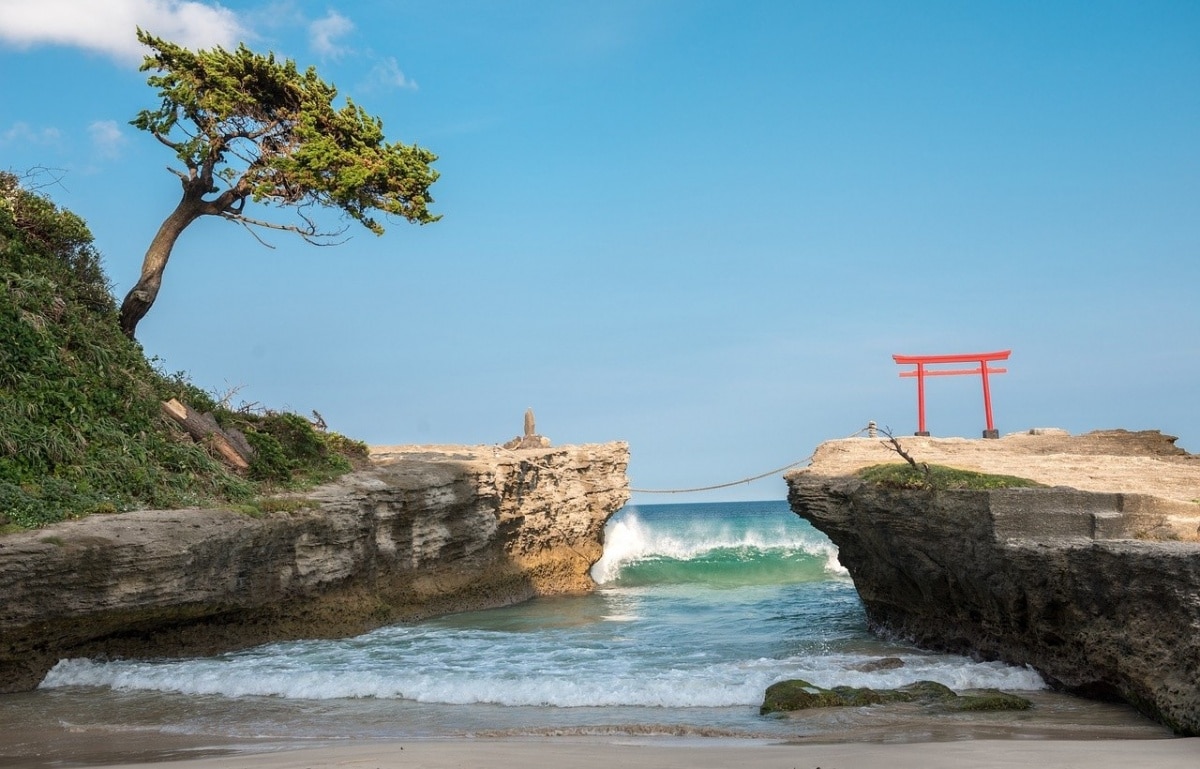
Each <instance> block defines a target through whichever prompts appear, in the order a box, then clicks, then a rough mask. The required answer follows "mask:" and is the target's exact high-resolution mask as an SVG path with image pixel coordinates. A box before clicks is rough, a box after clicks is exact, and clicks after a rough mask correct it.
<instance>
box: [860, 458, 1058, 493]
mask: <svg viewBox="0 0 1200 769" xmlns="http://www.w3.org/2000/svg"><path fill="white" fill-rule="evenodd" d="M928 468H929V475H928V477H927V476H926V474H925V473H924V472H923V471H922V470H920V469H918V468H915V467H913V466H912V465H910V464H900V463H895V464H885V465H872V466H871V467H864V468H863V469H862V470H859V471H858V476H859V477H860V478H862V479H863V480H864V481H867V482H868V483H874V484H878V485H880V486H886V487H888V488H893V489H925V488H930V487H931V486H932V488H934V489H1014V488H1036V487H1040V486H1042V485H1043V484H1040V483H1038V482H1036V481H1031V480H1029V479H1028V478H1018V477H1016V476H1013V475H992V474H989V473H977V472H974V471H971V470H958V469H956V468H953V467H944V466H942V465H928Z"/></svg>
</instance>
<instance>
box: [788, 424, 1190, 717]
mask: <svg viewBox="0 0 1200 769" xmlns="http://www.w3.org/2000/svg"><path fill="white" fill-rule="evenodd" d="M1155 436H1157V439H1156V438H1155ZM901 440H902V443H903V444H904V446H905V448H906V450H907V451H908V452H909V453H910V454H912V455H913V456H914V457H915V458H916V459H917V460H918V461H930V462H935V463H939V464H950V465H956V466H963V465H969V466H970V467H969V469H975V470H983V471H991V472H1002V473H1010V474H1015V475H1024V476H1025V477H1031V478H1033V479H1035V480H1043V481H1046V480H1050V482H1058V483H1063V482H1064V481H1065V480H1069V479H1070V478H1069V477H1068V476H1069V475H1070V473H1071V472H1072V470H1071V468H1075V470H1074V472H1076V473H1078V474H1079V477H1080V478H1081V479H1082V483H1081V485H1087V484H1090V485H1091V486H1092V487H1093V488H1095V489H1096V490H1094V491H1081V490H1078V489H1074V488H1069V487H1066V486H1058V487H1050V488H1039V489H996V490H990V491H968V490H963V491H952V490H913V489H909V490H900V489H889V488H883V487H878V486H874V485H868V484H866V483H864V482H863V481H861V480H859V479H858V478H856V477H854V475H853V472H854V470H855V469H856V468H857V467H859V466H862V465H866V464H873V463H877V462H880V461H895V459H896V455H895V454H894V453H891V452H889V451H888V450H887V449H881V448H880V447H879V441H867V440H866V439H853V440H852V441H851V442H847V441H833V442H831V443H830V444H825V445H823V446H822V449H821V450H820V451H818V453H817V455H816V458H815V459H814V463H813V465H812V466H811V467H809V468H806V469H804V470H801V471H797V472H793V473H791V474H789V475H788V476H787V482H788V486H789V501H790V503H791V506H792V509H793V510H795V511H796V513H798V514H799V515H800V516H802V517H804V518H806V519H808V520H809V521H810V522H812V524H813V525H814V526H816V527H817V528H818V529H820V530H821V531H823V532H825V534H826V535H828V536H829V538H830V539H831V540H833V542H834V543H835V544H836V545H837V546H838V551H839V559H840V560H841V562H842V564H843V565H844V566H845V567H846V568H847V569H848V570H849V572H850V575H851V577H852V578H853V579H854V583H855V586H856V588H857V589H858V592H859V595H860V596H861V597H862V600H863V603H864V605H865V607H866V611H867V616H868V618H869V621H870V622H871V624H872V626H873V627H874V628H876V629H877V630H879V631H882V632H886V633H892V634H896V635H898V636H900V637H903V638H907V639H910V640H912V641H914V642H916V643H917V644H919V645H922V646H925V647H928V648H936V649H944V650H949V651H955V652H960V653H964V654H971V655H975V656H979V657H983V658H987V659H1001V660H1005V661H1007V662H1010V663H1014V664H1028V665H1031V666H1033V667H1034V668H1035V669H1037V670H1038V671H1039V672H1041V673H1042V674H1043V675H1044V676H1045V677H1046V678H1047V680H1048V681H1050V682H1051V683H1052V684H1053V685H1055V686H1057V687H1060V688H1063V689H1065V690H1067V691H1071V692H1074V693H1077V694H1082V695H1085V696H1091V697H1102V698H1120V699H1123V700H1125V701H1127V702H1129V703H1131V704H1132V705H1134V706H1135V707H1137V708H1138V709H1139V710H1141V711H1142V712H1143V713H1145V714H1147V715H1149V716H1150V717H1152V718H1155V719H1157V720H1159V721H1161V722H1162V723H1165V724H1167V725H1168V726H1170V727H1172V728H1173V729H1174V730H1175V731H1177V732H1178V733H1180V734H1186V735H1200V632H1198V631H1200V541H1198V540H1200V536H1198V534H1197V526H1198V524H1200V504H1197V503H1196V502H1194V501H1185V500H1187V499H1188V495H1189V494H1193V495H1194V496H1192V497H1190V499H1197V498H1200V491H1193V489H1194V488H1195V486H1196V485H1200V473H1198V472H1197V471H1198V470H1200V464H1197V463H1196V459H1197V458H1196V457H1194V456H1191V455H1187V454H1186V453H1185V452H1182V451H1180V450H1178V449H1175V450H1174V451H1170V450H1166V449H1164V448H1163V444H1164V442H1165V443H1167V444H1170V443H1171V442H1173V439H1169V438H1165V437H1164V436H1161V435H1158V434H1157V433H1154V434H1151V435H1147V434H1133V433H1125V434H1122V433H1121V432H1120V431H1114V432H1109V433H1104V434H1090V435H1088V436H1079V438H1078V439H1074V441H1072V440H1071V439H1068V438H1066V437H1064V436H1062V435H1048V436H1046V440H1044V441H1043V440H1038V439H1037V436H1019V437H1014V440H1011V441H1008V442H1007V444H1006V443H1005V441H1004V440H1001V441H971V442H965V441H957V442H954V441H952V442H949V443H945V442H941V441H939V440H938V439H935V438H911V439H909V438H905V439H901ZM854 441H858V443H857V444H855V443H854ZM968 443H969V444H972V445H970V446H969V447H968V446H967V445H966V444H968ZM981 444H982V445H981ZM955 447H958V449H959V451H957V452H956V451H955V450H954V449H955ZM1172 448H1173V447H1172ZM956 453H957V454H959V455H960V456H966V457H968V461H966V462H960V463H956V462H955V461H954V455H955V454H956ZM889 454H890V457H889ZM822 455H824V457H825V460H824V461H822ZM851 456H857V457H858V459H857V460H855V459H851ZM989 456H990V460H989ZM1099 467H1104V468H1107V470H1105V471H1101V470H1099V469H1097V468H1099ZM1022 468H1024V470H1025V472H1021V469H1022ZM1080 468H1084V469H1082V470H1081V469H1080ZM1122 468H1123V469H1122ZM1130 468H1133V469H1130ZM1152 468H1157V470H1154V469H1152ZM1156 472H1157V473H1160V474H1161V475H1159V476H1156ZM1106 473H1107V474H1106ZM1038 476H1042V477H1040V478H1039V477H1038ZM1156 477H1157V478H1158V481H1156ZM1134 478H1136V479H1138V482H1137V483H1134V482H1132V480H1131V479H1134ZM1156 482H1159V483H1162V484H1164V485H1162V486H1161V488H1162V494H1163V495H1162V496H1155V495H1151V494H1147V493H1144V492H1149V491H1156V490H1158V489H1157V488H1156V486H1155V484H1156ZM1189 484H1191V486H1189ZM1127 488H1136V489H1138V491H1139V492H1143V493H1127V492H1126V491H1124V490H1123V489H1127Z"/></svg>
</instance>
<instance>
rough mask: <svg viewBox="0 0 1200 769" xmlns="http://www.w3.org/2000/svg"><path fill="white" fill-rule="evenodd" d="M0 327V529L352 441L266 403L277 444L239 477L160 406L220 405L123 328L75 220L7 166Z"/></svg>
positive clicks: (307, 465)
mask: <svg viewBox="0 0 1200 769" xmlns="http://www.w3.org/2000/svg"><path fill="white" fill-rule="evenodd" d="M0 339H3V340H4V342H3V344H0V532H2V531H8V530H12V529H13V528H14V527H16V528H34V527H38V526H42V525H45V524H48V523H53V522H56V521H61V520H64V519H66V518H73V517H78V516H81V515H88V514H91V513H104V512H118V511H123V510H129V509H134V508H147V507H152V508H175V507H184V506H192V505H215V504H224V503H228V502H236V501H240V500H245V499H249V498H251V497H253V496H254V495H255V494H256V493H260V492H261V488H260V486H259V485H257V484H256V483H255V482H254V481H258V480H260V479H269V480H271V481H273V482H279V481H281V480H286V481H288V482H289V483H300V484H303V483H306V482H308V483H311V482H316V481H319V480H324V479H326V478H329V477H331V476H333V475H336V474H337V472H338V468H348V466H349V460H348V459H347V458H346V455H348V454H350V453H351V452H347V451H342V450H341V449H342V445H343V443H349V444H352V442H348V441H346V439H344V438H341V436H332V435H330V436H325V435H323V434H319V435H317V434H314V431H313V430H312V428H311V426H310V425H308V423H307V421H305V420H304V419H302V418H300V417H296V416H294V415H276V416H274V417H269V418H263V419H262V420H261V426H262V432H263V434H264V435H266V436H268V437H270V438H271V439H272V440H274V441H275V443H276V445H277V446H278V447H279V450H280V452H281V456H278V457H274V456H273V458H272V461H273V462H274V463H275V464H274V465H272V470H271V471H269V472H264V473H263V474H262V476H261V478H260V477H257V476H256V477H252V478H249V479H247V478H241V477H239V476H237V475H235V474H233V473H231V472H230V471H229V470H228V469H227V468H226V467H225V466H224V465H223V464H222V463H221V462H219V461H217V460H216V459H214V458H213V457H212V456H211V455H210V454H209V453H208V451H206V449H205V448H204V447H202V446H200V445H197V444H196V443H194V442H193V441H192V440H191V439H190V438H189V437H188V436H186V435H185V434H183V433H182V432H181V431H180V430H179V429H178V428H177V427H176V426H175V425H174V423H173V422H171V421H170V420H169V419H166V418H165V417H163V416H162V413H161V403H162V401H164V400H166V399H169V398H178V399H179V400H181V401H183V402H185V403H188V404H189V405H191V406H192V407H193V408H196V409H199V410H203V411H216V412H218V414H219V413H220V412H219V409H218V406H217V404H216V403H215V402H214V401H213V398H212V397H211V396H210V395H208V394H207V393H204V392H203V391H202V390H200V389H199V388H197V387H195V386H194V385H192V384H191V383H190V382H188V381H187V378H186V376H184V375H183V374H174V375H165V374H163V373H162V372H161V371H159V370H158V368H157V367H156V363H157V362H154V361H147V360H146V358H145V356H144V355H143V354H142V351H141V348H140V347H138V346H137V344H136V343H134V342H131V341H130V340H129V339H128V338H127V337H125V335H123V334H122V333H121V331H120V329H119V327H118V324H117V317H116V309H115V305H114V302H113V299H112V295H111V293H110V291H109V286H108V282H107V279H106V277H105V275H104V273H103V270H102V269H101V266H100V259H99V255H98V254H97V253H96V251H95V250H94V249H93V247H92V240H91V235H90V233H89V232H88V230H87V227H86V225H85V224H84V222H83V221H82V220H81V219H79V217H77V216H75V215H74V214H72V213H70V212H68V211H62V210H59V209H57V208H56V207H55V206H54V205H53V203H51V202H50V201H48V200H47V199H45V198H44V197H42V196H40V195H37V194H34V193H31V192H29V191H27V190H24V189H22V187H21V184H20V180H19V179H17V178H16V177H15V176H13V175H12V174H7V173H0ZM219 418H220V416H219ZM305 427H307V430H306V429H305ZM330 447H332V448H330ZM280 468H286V469H285V470H284V469H280Z"/></svg>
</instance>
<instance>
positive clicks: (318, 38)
mask: <svg viewBox="0 0 1200 769" xmlns="http://www.w3.org/2000/svg"><path fill="white" fill-rule="evenodd" d="M353 31H354V22H352V21H350V20H349V19H347V18H346V17H345V16H343V15H341V14H340V13H338V12H337V11H330V12H329V13H328V14H326V15H325V18H323V19H317V20H316V21H314V22H312V23H310V24H309V25H308V42H309V45H311V46H312V49H313V50H314V51H316V53H317V54H318V55H319V56H321V57H322V58H327V59H336V58H337V57H338V56H341V55H342V54H343V53H345V52H346V49H345V48H344V47H343V46H342V45H340V44H339V42H338V38H340V37H343V36H345V35H348V34H350V33H351V32H353Z"/></svg>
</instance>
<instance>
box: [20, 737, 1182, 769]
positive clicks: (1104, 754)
mask: <svg viewBox="0 0 1200 769" xmlns="http://www.w3.org/2000/svg"><path fill="white" fill-rule="evenodd" d="M1197 759H1200V738H1195V737H1192V738H1187V737H1164V738H1162V739H1119V740H1110V739H1102V740H1096V739H1087V738H1081V739H1071V740H1064V739H1050V740H1024V739H1019V738H1018V739H969V740H937V741H928V742H891V741H886V740H883V741H873V742H821V743H813V742H809V741H805V742H778V741H766V740H743V739H735V738H694V737H690V738H689V737H636V736H629V737H618V736H616V735H613V736H609V737H555V738H546V737H542V738H508V739H493V738H453V739H417V740H387V741H358V740H355V741H349V742H345V743H337V744H335V743H330V742H322V743H320V744H316V745H302V744H301V745H297V744H296V743H295V741H292V742H287V743H269V744H261V745H260V746H259V749H253V748H251V749H248V750H239V749H237V748H230V747H228V746H226V747H216V746H208V747H204V746H196V747H192V748H180V749H176V750H173V751H169V752H159V753H157V754H156V755H155V754H153V753H143V754H142V755H141V757H133V758H132V759H130V758H122V759H118V760H117V761H106V760H104V759H103V758H102V757H99V756H97V757H94V758H89V757H88V756H85V755H80V756H78V757H77V758H75V759H68V760H66V761H62V760H60V761H53V762H38V761H37V760H36V759H34V760H31V761H23V760H22V759H17V762H16V763H15V764H9V763H6V766H9V767H11V769H38V768H39V767H49V766H56V767H63V768H68V767H70V768H77V769H84V768H86V767H96V768H97V769H98V768H99V767H106V768H107V769H134V768H135V767H136V769H170V768H172V767H174V768H175V769H243V768H244V767H247V766H254V767H256V768H258V769H334V767H364V769H365V768H367V767H370V768H372V769H411V768H412V767H421V768H422V769H461V767H468V766H470V767H488V769H528V767H529V766H570V767H578V768H579V769H610V768H611V767H612V766H613V765H614V764H618V765H628V766H634V767H647V768H649V767H654V768H655V769H709V768H710V767H711V769H724V767H728V766H736V765H750V766H779V767H784V766H788V767H801V766H803V767H822V766H824V767H831V768H832V769H868V768H872V767H879V766H887V767H889V769H952V768H953V769H957V768H958V767H977V768H983V769H988V768H991V769H1009V768H1010V767H1011V768H1013V769H1015V768H1017V767H1021V768H1022V769H1023V768H1024V767H1028V766H1038V767H1045V768H1053V767H1064V769H1065V767H1080V766H1087V767H1089V769H1127V767H1130V766H1155V767H1156V768H1157V769H1185V767H1186V768H1187V769H1191V767H1194V766H1195V765H1196V761H1197Z"/></svg>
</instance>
